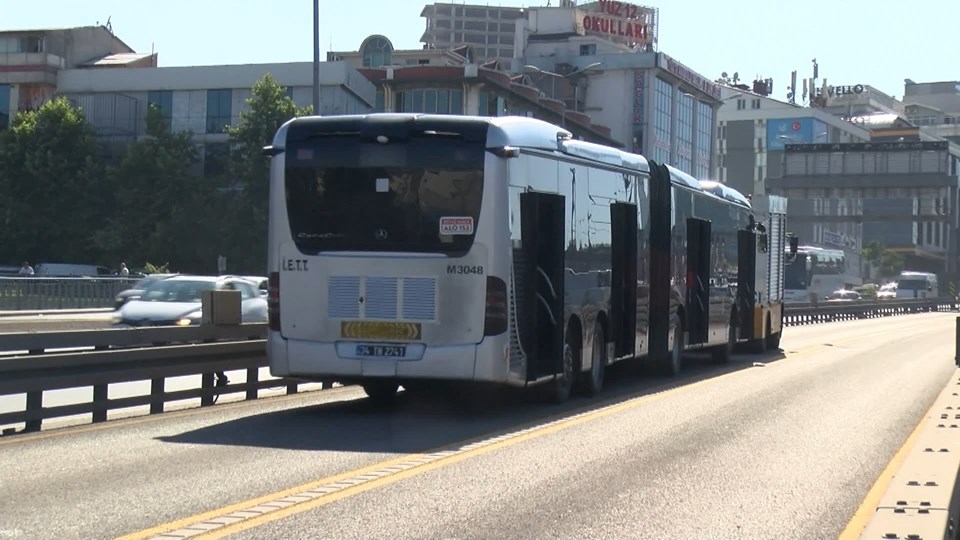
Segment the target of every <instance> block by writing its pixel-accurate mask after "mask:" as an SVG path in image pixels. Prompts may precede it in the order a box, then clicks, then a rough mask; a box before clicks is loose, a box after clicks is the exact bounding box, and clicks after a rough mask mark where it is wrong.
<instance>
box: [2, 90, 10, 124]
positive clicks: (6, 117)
mask: <svg viewBox="0 0 960 540" xmlns="http://www.w3.org/2000/svg"><path fill="white" fill-rule="evenodd" d="M9 125H10V85H9V84H0V130H3V129H7V127H8V126H9Z"/></svg>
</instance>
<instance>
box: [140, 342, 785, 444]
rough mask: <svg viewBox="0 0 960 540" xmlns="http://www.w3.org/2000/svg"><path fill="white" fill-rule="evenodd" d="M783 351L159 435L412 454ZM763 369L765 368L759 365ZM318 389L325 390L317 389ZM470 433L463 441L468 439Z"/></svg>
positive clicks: (319, 409)
mask: <svg viewBox="0 0 960 540" xmlns="http://www.w3.org/2000/svg"><path fill="white" fill-rule="evenodd" d="M783 358H786V356H785V355H784V354H783V352H782V351H779V350H778V351H771V352H768V353H765V354H751V355H742V354H737V355H734V357H733V358H732V359H731V361H730V363H728V364H725V365H716V364H714V363H713V362H712V361H711V360H710V357H709V355H707V354H692V353H691V354H688V355H685V356H684V370H683V372H682V374H681V375H680V376H678V377H676V378H667V377H660V376H656V375H654V374H653V370H652V368H650V367H648V366H647V364H646V363H640V362H630V361H628V362H621V363H618V364H616V365H613V366H610V367H608V370H607V377H606V384H605V388H604V390H603V392H601V394H600V395H598V396H596V397H593V398H585V397H575V398H572V399H570V400H569V401H568V402H566V403H563V404H559V405H555V404H546V403H542V402H539V401H537V400H535V399H532V398H531V395H530V394H529V393H525V392H522V391H520V390H513V389H506V388H503V387H492V388H491V387H465V388H464V387H458V386H452V387H450V388H451V391H449V392H439V393H429V394H427V393H420V392H400V393H399V394H398V396H397V399H396V401H395V403H394V404H393V405H392V406H390V407H389V408H383V407H378V406H376V405H374V404H373V403H372V402H371V401H370V400H369V399H366V398H361V399H351V400H346V401H332V402H326V403H321V404H314V405H308V406H303V407H297V408H292V409H287V410H281V411H271V412H267V413H262V414H253V415H250V416H245V417H243V418H237V419H235V420H230V421H227V422H223V423H221V424H217V425H212V426H207V427H203V428H199V429H196V430H192V431H187V432H184V433H180V434H177V435H173V436H167V437H159V438H158V440H160V441H163V442H169V443H183V444H207V445H227V446H246V447H260V448H273V449H289V450H315V451H342V452H364V453H396V454H409V453H416V452H423V451H426V450H434V449H437V448H441V447H448V446H449V445H452V444H454V443H463V444H468V441H470V440H471V439H476V438H486V437H489V436H490V435H492V434H494V433H496V432H500V431H513V430H517V429H518V428H521V427H533V426H536V425H542V424H546V423H549V422H552V421H555V420H559V419H563V418H565V417H570V416H573V415H576V414H581V413H584V412H589V411H592V410H596V409H600V408H603V407H607V406H611V405H616V404H618V403H623V402H625V401H628V400H631V399H634V398H637V397H641V396H645V395H652V394H656V393H659V392H663V391H666V390H670V389H673V388H678V387H682V386H685V385H689V384H692V383H696V382H698V381H702V380H707V379H710V378H714V377H718V376H721V375H725V374H728V373H733V372H737V371H742V370H748V369H757V366H758V364H770V363H772V362H776V361H778V360H781V359H783ZM761 369H762V368H761ZM321 392H322V391H321ZM465 441H467V442H465Z"/></svg>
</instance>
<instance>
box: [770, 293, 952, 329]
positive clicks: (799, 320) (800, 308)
mask: <svg viewBox="0 0 960 540" xmlns="http://www.w3.org/2000/svg"><path fill="white" fill-rule="evenodd" d="M957 305H958V302H957V301H956V300H955V299H953V298H926V299H922V300H880V301H877V300H872V301H859V302H820V303H817V304H811V303H803V304H787V305H786V307H785V309H784V313H783V323H784V325H786V326H799V325H803V324H819V323H825V322H833V321H848V320H856V319H874V318H877V317H891V316H894V315H909V314H911V313H925V312H940V311H952V310H954V309H956V308H957Z"/></svg>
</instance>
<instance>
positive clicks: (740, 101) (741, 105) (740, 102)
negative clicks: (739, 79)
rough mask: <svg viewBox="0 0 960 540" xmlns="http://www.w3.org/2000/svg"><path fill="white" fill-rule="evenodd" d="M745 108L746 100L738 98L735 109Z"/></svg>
mask: <svg viewBox="0 0 960 540" xmlns="http://www.w3.org/2000/svg"><path fill="white" fill-rule="evenodd" d="M746 108H747V100H745V99H738V100H737V110H738V111H742V110H744V109H746Z"/></svg>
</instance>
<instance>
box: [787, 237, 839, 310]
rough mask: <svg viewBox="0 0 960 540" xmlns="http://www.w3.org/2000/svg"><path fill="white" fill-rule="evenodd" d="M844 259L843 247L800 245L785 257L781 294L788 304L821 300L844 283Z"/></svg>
mask: <svg viewBox="0 0 960 540" xmlns="http://www.w3.org/2000/svg"><path fill="white" fill-rule="evenodd" d="M846 271H847V260H846V256H845V255H844V252H843V250H842V249H825V248H821V247H815V246H800V247H799V248H798V249H797V254H796V256H795V257H792V258H788V260H787V265H786V272H785V278H786V284H785V286H784V296H785V300H786V302H787V303H788V304H794V303H805V302H816V301H819V300H823V299H824V298H826V297H827V295H829V294H830V293H832V292H833V291H836V290H838V289H842V288H844V286H845V285H846V279H845V275H846Z"/></svg>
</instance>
